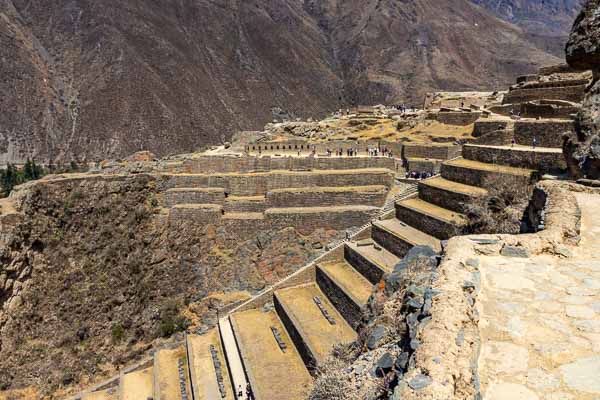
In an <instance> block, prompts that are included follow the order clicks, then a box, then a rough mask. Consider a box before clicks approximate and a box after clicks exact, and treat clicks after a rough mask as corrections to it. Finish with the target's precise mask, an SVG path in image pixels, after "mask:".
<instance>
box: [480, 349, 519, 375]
mask: <svg viewBox="0 0 600 400" xmlns="http://www.w3.org/2000/svg"><path fill="white" fill-rule="evenodd" d="M483 359H484V360H486V364H487V365H488V368H490V369H491V370H494V371H495V372H496V373H506V374H513V373H517V372H523V371H526V370H527V364H528V362H529V352H528V351H527V349H526V348H524V347H521V346H518V345H516V344H514V343H511V342H495V341H490V342H488V343H486V346H484V348H483Z"/></svg>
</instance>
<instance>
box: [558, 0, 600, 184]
mask: <svg viewBox="0 0 600 400" xmlns="http://www.w3.org/2000/svg"><path fill="white" fill-rule="evenodd" d="M566 53H567V62H568V63H569V64H570V65H571V66H573V67H576V68H581V69H591V70H592V71H593V82H592V83H591V84H590V85H589V87H588V88H587V90H586V95H585V98H584V100H583V104H582V108H581V111H580V112H579V115H578V118H577V123H576V136H575V135H573V136H571V137H569V138H567V140H565V143H564V148H563V150H564V153H565V157H566V159H567V165H568V167H569V172H570V173H571V175H573V176H574V177H576V178H584V177H585V178H590V179H598V178H600V136H599V135H600V81H599V80H598V78H600V0H588V1H587V3H586V4H585V5H584V7H583V9H582V10H581V13H580V14H579V16H578V17H577V19H576V20H575V24H574V25H573V30H572V31H571V35H570V37H569V41H568V43H567V47H566Z"/></svg>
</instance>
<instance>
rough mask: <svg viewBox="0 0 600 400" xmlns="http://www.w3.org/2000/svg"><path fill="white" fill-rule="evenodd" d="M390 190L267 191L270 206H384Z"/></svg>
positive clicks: (299, 189) (366, 188)
mask: <svg viewBox="0 0 600 400" xmlns="http://www.w3.org/2000/svg"><path fill="white" fill-rule="evenodd" d="M388 192H389V190H388V188H387V187H385V186H359V187H356V188H352V187H344V188H290V189H276V190H272V191H269V192H267V203H268V206H269V207H323V206H341V205H355V204H366V205H373V206H377V207H382V206H383V204H384V203H385V199H386V197H387V194H388Z"/></svg>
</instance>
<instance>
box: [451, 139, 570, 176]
mask: <svg viewBox="0 0 600 400" xmlns="http://www.w3.org/2000/svg"><path fill="white" fill-rule="evenodd" d="M463 157H464V158H465V159H467V160H473V161H479V162H484V163H490V164H499V165H507V166H510V167H517V168H527V169H535V170H538V171H540V172H542V173H546V172H553V171H561V170H564V169H566V168H567V164H566V162H565V158H564V156H563V153H562V149H561V148H553V147H536V148H535V149H534V148H533V147H532V146H521V145H515V146H512V145H507V146H483V145H471V144H469V145H465V146H463Z"/></svg>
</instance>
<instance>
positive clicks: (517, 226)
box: [464, 176, 531, 234]
mask: <svg viewBox="0 0 600 400" xmlns="http://www.w3.org/2000/svg"><path fill="white" fill-rule="evenodd" d="M487 186H488V187H489V188H490V189H489V190H488V194H487V195H486V196H482V197H479V198H477V199H476V200H474V201H472V202H471V203H469V204H465V205H464V206H465V213H466V215H467V216H468V218H469V221H470V222H469V226H468V228H467V229H468V232H469V233H475V234H477V233H490V234H493V233H512V234H516V233H520V231H521V223H522V220H523V213H524V212H525V209H526V208H527V204H528V200H529V198H530V195H531V187H527V186H523V185H521V184H520V183H519V181H517V180H516V179H515V180H509V179H508V178H507V177H506V176H504V177H503V179H494V180H493V181H489V182H488V183H487Z"/></svg>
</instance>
